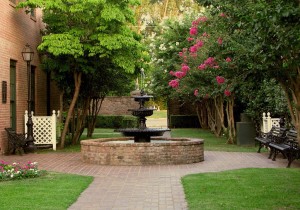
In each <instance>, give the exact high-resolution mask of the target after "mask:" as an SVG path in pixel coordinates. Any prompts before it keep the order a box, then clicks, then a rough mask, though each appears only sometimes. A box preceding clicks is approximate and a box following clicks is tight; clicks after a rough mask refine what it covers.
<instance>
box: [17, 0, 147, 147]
mask: <svg viewBox="0 0 300 210" xmlns="http://www.w3.org/2000/svg"><path fill="white" fill-rule="evenodd" d="M137 3H138V1H136V0H118V1H115V0H85V1H81V0H64V1H61V0H56V1H53V0H27V1H24V2H20V3H19V6H18V7H19V8H28V10H30V9H34V8H41V9H42V10H43V22H44V23H45V29H44V31H43V37H42V43H41V44H40V45H39V46H38V50H40V51H42V52H46V53H47V54H51V55H52V56H53V57H59V56H65V58H66V59H65V63H66V64H67V66H68V68H64V69H63V70H64V71H65V70H67V72H68V73H69V74H71V75H72V78H73V81H74V89H73V93H72V95H73V96H72V100H71V102H70V106H69V110H68V113H67V117H66V120H65V124H64V129H63V131H62V136H61V147H62V148H63V147H64V145H65V137H66V133H67V130H68V126H69V123H70V119H71V116H72V113H73V112H74V107H75V105H76V101H77V99H78V97H79V93H80V89H81V85H82V80H83V76H84V75H89V74H90V73H92V74H93V73H97V74H101V72H102V71H106V68H105V67H104V68H101V67H100V68H97V69H95V68H93V64H92V65H90V64H91V63H93V62H91V61H90V58H95V57H97V59H99V62H100V63H105V62H108V63H111V64H112V65H113V66H114V67H115V68H114V69H115V70H116V71H125V72H130V73H133V72H134V71H135V70H136V69H137V68H140V65H141V64H142V63H143V60H142V57H143V53H142V50H143V47H142V45H141V43H140V41H139V36H137V34H136V33H135V32H133V31H132V30H131V29H130V26H131V24H133V23H134V14H133V12H132V9H131V8H132V6H134V5H136V4H137ZM95 71H97V72H95Z"/></svg>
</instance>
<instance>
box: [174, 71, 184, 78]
mask: <svg viewBox="0 0 300 210" xmlns="http://www.w3.org/2000/svg"><path fill="white" fill-rule="evenodd" d="M185 75H186V72H182V71H176V72H175V77H177V78H178V79H181V78H182V77H184V76H185Z"/></svg>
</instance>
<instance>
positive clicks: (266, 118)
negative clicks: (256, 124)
mask: <svg viewBox="0 0 300 210" xmlns="http://www.w3.org/2000/svg"><path fill="white" fill-rule="evenodd" d="M279 122H280V118H271V114H270V112H268V113H267V115H266V113H265V112H264V113H263V127H262V131H263V132H264V133H268V132H269V131H270V130H271V128H272V127H273V126H275V127H280V124H279Z"/></svg>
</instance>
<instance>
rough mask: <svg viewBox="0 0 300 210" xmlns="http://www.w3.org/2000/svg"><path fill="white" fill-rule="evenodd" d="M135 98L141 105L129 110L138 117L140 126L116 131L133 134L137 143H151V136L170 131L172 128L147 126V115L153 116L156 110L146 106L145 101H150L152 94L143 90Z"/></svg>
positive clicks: (125, 134)
mask: <svg viewBox="0 0 300 210" xmlns="http://www.w3.org/2000/svg"><path fill="white" fill-rule="evenodd" d="M133 98H134V100H135V101H137V102H139V105H140V107H139V108H138V109H128V111H131V112H132V115H133V116H136V117H138V119H139V120H138V121H139V126H138V128H123V129H122V128H121V129H116V130H115V131H116V132H121V133H123V135H124V136H133V137H134V142H135V143H142V142H148V143H149V142H150V141H151V136H162V135H163V134H164V132H166V131H170V129H164V128H147V126H146V120H147V119H146V117H148V116H151V115H152V114H153V111H154V110H156V109H153V108H146V107H145V102H146V101H149V99H150V98H152V96H150V95H147V94H145V93H144V91H143V90H141V91H140V94H139V95H136V96H133Z"/></svg>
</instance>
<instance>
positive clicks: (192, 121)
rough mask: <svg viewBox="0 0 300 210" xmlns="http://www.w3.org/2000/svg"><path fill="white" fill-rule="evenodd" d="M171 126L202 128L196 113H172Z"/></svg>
mask: <svg viewBox="0 0 300 210" xmlns="http://www.w3.org/2000/svg"><path fill="white" fill-rule="evenodd" d="M170 127H171V128H200V125H199V121H198V117H197V116H196V115H171V116H170Z"/></svg>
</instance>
